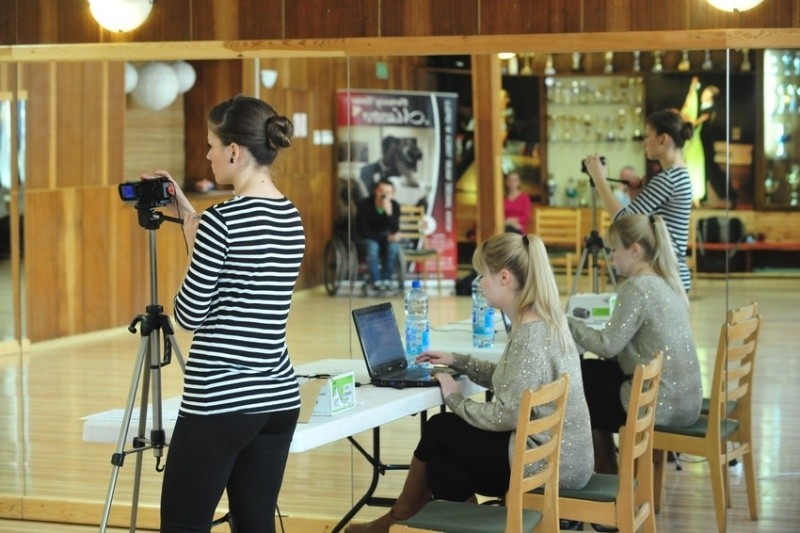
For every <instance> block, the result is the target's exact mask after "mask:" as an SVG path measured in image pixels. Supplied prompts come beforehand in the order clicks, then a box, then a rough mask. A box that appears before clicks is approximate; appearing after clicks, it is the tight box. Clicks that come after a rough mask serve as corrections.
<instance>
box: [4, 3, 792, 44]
mask: <svg viewBox="0 0 800 533" xmlns="http://www.w3.org/2000/svg"><path fill="white" fill-rule="evenodd" d="M783 27H800V0H771V1H769V2H764V4H762V5H761V6H759V7H757V8H755V9H753V10H751V11H747V12H744V13H740V14H726V13H723V12H720V11H718V10H716V9H714V8H712V7H711V6H709V5H708V4H707V3H706V2H705V1H703V0H673V1H671V2H662V3H652V2H642V1H641V0H537V1H536V2H520V1H519V0H493V1H491V2H489V1H483V2H478V0H464V1H462V2H459V1H458V0H436V1H435V2H431V1H429V0H393V1H391V2H387V1H385V0H169V1H158V2H155V4H154V6H153V11H152V13H151V15H150V17H149V18H148V20H147V21H145V23H144V24H143V25H142V26H141V27H140V28H138V29H137V30H134V31H132V32H128V33H122V34H119V33H112V32H109V31H106V30H101V29H100V28H99V27H98V26H97V24H96V23H95V21H94V20H93V19H92V17H91V15H90V13H89V10H88V7H87V4H86V0H5V1H4V6H3V8H2V9H0V36H2V37H1V38H0V39H2V42H3V44H46V43H90V42H118V41H121V42H158V41H191V40H233V39H281V38H289V39H292V38H297V39H315V38H339V37H378V36H417V35H419V36H432V35H479V34H483V35H486V34H491V35H497V34H517V33H565V32H586V31H598V32H603V31H625V30H638V31H653V30H686V29H709V28H783Z"/></svg>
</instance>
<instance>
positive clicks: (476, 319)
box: [472, 276, 494, 348]
mask: <svg viewBox="0 0 800 533" xmlns="http://www.w3.org/2000/svg"><path fill="white" fill-rule="evenodd" d="M480 281H481V278H480V276H478V277H476V278H475V279H474V280H473V281H472V345H473V346H474V347H475V348H491V347H492V345H493V344H494V307H490V306H489V303H488V302H487V301H486V297H485V296H484V295H483V289H481V284H480Z"/></svg>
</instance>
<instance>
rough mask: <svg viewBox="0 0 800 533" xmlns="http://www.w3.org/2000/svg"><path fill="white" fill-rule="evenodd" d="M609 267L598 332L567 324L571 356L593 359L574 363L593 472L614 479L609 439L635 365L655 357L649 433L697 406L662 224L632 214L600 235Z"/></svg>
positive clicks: (683, 301) (691, 347) (692, 413)
mask: <svg viewBox="0 0 800 533" xmlns="http://www.w3.org/2000/svg"><path fill="white" fill-rule="evenodd" d="M606 242H607V243H608V245H609V246H610V247H611V262H612V264H613V267H614V270H615V271H616V272H617V274H618V275H619V276H624V277H625V278H627V279H625V281H623V282H622V283H621V284H620V285H619V286H618V287H617V301H616V304H615V306H614V310H613V312H612V314H611V319H610V320H609V322H608V324H607V325H606V327H605V328H603V329H602V330H596V329H593V328H591V327H589V326H588V325H587V324H586V323H585V322H583V321H582V320H580V319H578V318H575V317H567V320H568V322H569V328H570V331H571V332H572V337H573V339H575V342H576V344H578V346H579V348H582V349H584V350H586V351H589V352H592V353H594V354H596V355H597V356H599V357H600V359H588V358H585V359H583V360H582V361H581V371H582V374H583V386H584V390H585V392H586V400H587V401H588V403H589V412H590V414H591V419H592V438H593V443H594V449H595V465H596V470H597V472H600V473H604V474H616V473H617V462H616V453H615V449H614V441H613V440H612V436H613V433H616V432H617V431H619V428H620V426H622V425H623V424H625V419H626V414H625V409H626V407H627V405H628V401H629V399H630V393H631V378H632V376H633V371H634V368H635V367H636V365H638V364H647V363H648V362H650V361H651V360H652V359H653V358H654V356H655V355H656V353H658V352H663V354H664V366H663V370H662V372H661V380H660V385H659V389H658V409H657V410H656V425H660V424H666V425H670V426H689V425H692V424H694V423H695V422H696V421H697V418H698V417H699V415H700V407H701V404H702V385H701V382H700V375H701V371H700V362H699V360H698V357H697V350H696V348H695V342H694V338H693V337H692V324H691V322H690V320H689V300H688V298H687V297H686V292H685V291H684V290H683V286H682V285H681V282H680V278H679V277H678V264H677V260H676V258H675V254H674V253H673V251H672V242H671V239H670V236H669V233H668V231H667V226H666V224H665V223H664V219H663V218H662V217H661V216H659V215H652V216H649V217H648V216H646V215H640V214H634V215H630V216H626V217H621V218H618V219H617V220H615V221H614V222H613V223H612V224H611V226H610V227H609V229H608V240H607V241H606Z"/></svg>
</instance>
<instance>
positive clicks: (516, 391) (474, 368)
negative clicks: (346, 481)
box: [348, 233, 594, 532]
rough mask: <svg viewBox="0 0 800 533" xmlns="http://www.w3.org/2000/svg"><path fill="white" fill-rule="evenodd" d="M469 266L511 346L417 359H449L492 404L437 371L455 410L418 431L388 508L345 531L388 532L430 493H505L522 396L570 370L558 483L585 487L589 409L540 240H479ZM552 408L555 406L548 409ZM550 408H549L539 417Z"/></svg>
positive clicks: (465, 496)
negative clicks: (496, 352) (501, 315)
mask: <svg viewBox="0 0 800 533" xmlns="http://www.w3.org/2000/svg"><path fill="white" fill-rule="evenodd" d="M472 264H473V267H474V268H475V270H476V271H477V272H479V273H480V274H482V278H481V281H480V284H481V288H482V289H483V292H484V294H485V295H486V299H487V301H488V302H489V305H491V306H493V307H497V308H499V309H501V310H502V311H503V312H505V313H506V314H507V315H508V316H509V317H510V318H511V320H512V329H511V332H510V333H509V337H508V344H507V346H506V349H505V351H504V352H503V355H502V357H501V358H500V360H499V361H497V363H492V362H489V361H485V360H481V359H478V358H475V357H472V356H469V355H463V354H454V353H446V352H436V351H428V352H425V353H423V354H422V355H420V356H419V357H417V362H429V363H433V364H438V365H442V364H443V365H448V366H450V367H452V368H454V369H456V370H459V371H461V372H463V373H465V374H466V375H467V376H468V377H469V379H470V380H472V381H473V382H475V383H477V384H479V385H482V386H484V387H486V388H487V389H489V390H491V391H492V392H494V397H493V400H492V401H489V402H480V401H474V400H471V399H469V398H465V397H464V395H463V394H461V392H460V390H459V384H458V382H457V381H456V380H454V379H453V377H452V376H451V375H450V374H447V373H439V374H436V379H437V380H438V381H439V386H440V387H441V390H442V397H443V398H444V401H445V403H446V404H447V407H449V408H450V410H451V411H452V412H447V413H440V414H437V415H434V416H432V417H431V418H430V419H429V420H428V421H427V423H426V424H425V426H424V427H423V430H422V438H421V440H420V441H419V444H418V445H417V448H416V450H415V451H414V455H413V457H412V459H411V464H410V465H409V471H408V476H407V477H406V481H405V485H404V486H403V490H402V492H401V493H400V496H399V497H398V498H397V501H396V502H395V504H394V506H392V508H391V510H390V511H389V512H388V513H387V514H385V515H383V516H382V517H380V518H378V519H377V520H375V521H373V522H370V523H367V524H358V525H351V526H350V527H349V528H348V531H350V532H358V531H362V532H363V531H371V532H375V531H380V532H385V531H388V529H389V526H390V525H391V524H393V523H394V522H396V521H397V520H403V519H407V518H409V517H411V516H412V515H414V514H416V513H417V512H418V511H419V510H420V509H421V508H422V507H423V506H424V505H425V503H426V502H427V501H428V500H430V499H431V498H432V497H433V498H439V499H445V500H450V501H476V499H475V494H476V493H477V494H483V495H488V496H501V495H503V494H505V492H506V491H507V490H508V478H509V475H510V460H509V458H510V455H511V453H512V452H513V450H511V449H510V448H511V443H512V442H513V437H512V432H513V431H514V429H515V428H516V423H517V416H518V411H519V404H520V400H521V398H522V392H523V391H524V390H525V389H529V388H533V389H535V388H538V387H540V386H541V385H544V384H546V383H549V382H551V381H554V380H556V379H558V378H559V377H560V376H561V374H563V373H565V372H566V373H568V374H569V376H570V383H569V392H568V396H567V409H566V414H565V421H564V435H563V440H562V444H561V465H560V472H559V475H560V485H561V486H562V487H565V488H582V487H583V486H585V485H586V483H587V482H588V481H589V478H590V477H591V475H592V469H593V468H594V462H593V459H592V450H591V445H590V442H591V430H590V427H589V412H588V408H587V406H586V399H585V398H584V395H583V385H582V380H581V373H580V371H579V365H580V363H579V358H578V352H577V349H576V347H575V344H574V342H573V341H572V338H571V337H570V334H569V330H568V328H567V323H566V319H565V317H564V311H563V310H562V309H561V306H560V300H559V296H558V288H557V286H556V282H555V278H554V277H553V271H552V269H551V268H550V262H549V261H548V259H547V252H546V251H545V248H544V245H543V244H542V241H541V239H539V237H537V236H535V235H518V234H516V233H502V234H500V235H495V236H493V237H490V238H489V239H488V240H486V241H485V242H483V243H481V244H480V245H478V248H477V249H476V250H475V253H474V255H473V258H472ZM549 412H552V409H551V408H550V409H549ZM546 414H548V409H543V410H541V412H538V413H536V415H538V416H545V415H546Z"/></svg>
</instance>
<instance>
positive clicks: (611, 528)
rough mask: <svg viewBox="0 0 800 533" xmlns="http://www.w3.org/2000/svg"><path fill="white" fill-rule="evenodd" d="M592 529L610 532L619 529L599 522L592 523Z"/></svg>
mask: <svg viewBox="0 0 800 533" xmlns="http://www.w3.org/2000/svg"><path fill="white" fill-rule="evenodd" d="M592 529H594V530H595V531H603V532H611V533H613V532H614V531H619V529H617V528H615V527H610V526H601V525H600V524H592Z"/></svg>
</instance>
